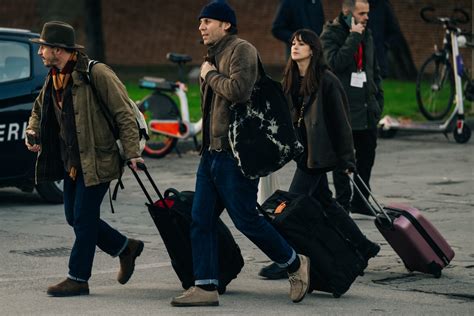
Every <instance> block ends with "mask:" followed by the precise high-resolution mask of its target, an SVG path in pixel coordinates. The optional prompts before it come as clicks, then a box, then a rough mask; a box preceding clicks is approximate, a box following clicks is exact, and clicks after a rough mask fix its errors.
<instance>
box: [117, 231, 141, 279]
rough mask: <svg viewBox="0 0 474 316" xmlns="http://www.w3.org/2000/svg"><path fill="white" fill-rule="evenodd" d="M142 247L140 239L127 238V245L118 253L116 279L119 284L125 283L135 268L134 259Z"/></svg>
mask: <svg viewBox="0 0 474 316" xmlns="http://www.w3.org/2000/svg"><path fill="white" fill-rule="evenodd" d="M143 247H144V244H143V241H141V240H135V239H129V240H128V245H127V247H126V248H125V249H124V250H123V251H122V253H121V254H120V255H119V258H120V270H119V272H118V275H117V281H119V283H120V284H125V283H127V282H128V280H130V277H131V276H132V274H133V270H135V259H137V257H138V256H139V255H140V254H141V253H142V251H143Z"/></svg>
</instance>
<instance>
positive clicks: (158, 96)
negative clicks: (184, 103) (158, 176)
mask: <svg viewBox="0 0 474 316" xmlns="http://www.w3.org/2000/svg"><path fill="white" fill-rule="evenodd" d="M138 108H139V109H140V110H141V111H142V112H143V113H144V115H145V119H146V121H147V123H148V122H149V121H150V120H153V119H171V120H177V119H181V115H180V113H179V109H178V106H177V105H176V103H175V102H174V101H173V99H171V98H170V97H169V96H168V95H166V94H163V93H161V92H155V93H153V94H152V95H150V96H148V97H146V98H145V99H143V100H142V101H141V102H140V103H139V104H138ZM177 142H178V139H177V138H174V137H170V136H166V135H162V134H158V133H153V132H152V131H150V139H149V140H148V141H147V142H146V144H145V148H144V149H143V154H144V155H146V156H149V157H152V158H163V157H165V156H166V155H167V154H169V153H170V152H171V151H172V150H173V148H174V147H175V146H176V143H177Z"/></svg>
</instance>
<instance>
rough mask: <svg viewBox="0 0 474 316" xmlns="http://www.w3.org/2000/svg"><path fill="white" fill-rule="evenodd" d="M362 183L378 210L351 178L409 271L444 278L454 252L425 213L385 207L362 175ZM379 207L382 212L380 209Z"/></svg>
mask: <svg viewBox="0 0 474 316" xmlns="http://www.w3.org/2000/svg"><path fill="white" fill-rule="evenodd" d="M357 177H358V178H359V181H360V182H361V183H362V184H363V185H364V187H365V189H366V190H367V191H368V192H369V194H370V196H371V197H372V199H373V201H374V202H375V204H376V207H375V206H374V205H373V204H372V203H370V201H368V200H367V199H365V198H364V197H363V195H362V192H361V191H360V189H359V188H358V187H357V185H356V184H355V182H354V180H353V179H352V178H351V181H352V184H353V186H354V188H355V190H356V191H357V192H358V193H359V194H360V195H361V197H363V200H364V201H366V203H367V206H368V207H369V209H370V210H371V211H372V212H373V213H374V215H375V216H376V219H375V226H377V228H378V230H379V231H380V233H382V235H383V236H384V237H385V239H386V240H387V242H388V243H389V244H390V246H392V248H393V249H394V250H395V252H396V253H397V254H398V255H399V256H400V258H401V259H402V261H403V263H404V264H405V267H406V268H407V269H408V270H409V271H419V272H424V273H429V274H432V275H434V276H435V277H436V278H439V277H440V276H441V270H442V269H443V268H444V267H445V266H447V265H448V264H449V262H450V261H451V260H452V259H453V257H454V251H453V249H452V248H451V247H450V246H449V244H448V243H447V241H446V239H444V237H443V236H442V235H441V234H440V232H439V231H438V230H437V229H436V227H434V226H433V224H431V223H430V221H428V220H427V219H426V218H425V217H424V216H423V215H422V214H421V212H420V211H419V210H418V209H416V208H414V207H413V206H410V205H406V204H401V203H392V204H389V205H387V206H385V207H382V206H381V205H380V204H379V203H378V202H377V200H376V199H375V198H374V196H373V195H372V193H370V190H369V189H368V188H367V186H366V185H365V184H364V182H363V181H362V179H361V178H360V176H359V175H357ZM376 208H377V209H378V210H376Z"/></svg>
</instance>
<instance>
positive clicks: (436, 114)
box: [416, 7, 474, 120]
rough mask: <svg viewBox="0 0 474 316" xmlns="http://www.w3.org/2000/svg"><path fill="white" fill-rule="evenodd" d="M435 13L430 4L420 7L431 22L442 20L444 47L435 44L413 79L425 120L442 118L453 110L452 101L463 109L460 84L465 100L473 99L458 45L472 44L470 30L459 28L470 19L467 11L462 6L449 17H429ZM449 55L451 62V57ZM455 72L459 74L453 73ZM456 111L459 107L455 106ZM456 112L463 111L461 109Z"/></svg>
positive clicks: (470, 84) (471, 83) (422, 14)
mask: <svg viewBox="0 0 474 316" xmlns="http://www.w3.org/2000/svg"><path fill="white" fill-rule="evenodd" d="M428 12H431V13H434V12H435V9H434V8H433V7H425V8H423V9H422V10H421V11H420V16H421V18H422V19H423V20H424V21H425V22H426V23H430V24H442V25H443V27H444V29H445V30H446V32H445V37H444V40H443V48H442V49H438V48H437V45H435V46H434V50H435V52H434V53H433V54H432V55H431V56H430V57H429V58H428V59H427V60H426V61H425V62H424V63H423V65H422V66H421V68H420V72H419V73H418V77H417V80H416V99H417V103H418V107H419V109H420V111H421V113H422V114H423V116H424V117H425V118H426V119H428V120H441V119H443V118H444V117H446V115H447V114H449V113H450V112H451V111H452V108H453V104H454V101H456V102H455V103H456V106H457V107H458V108H461V109H462V110H463V88H462V83H461V82H462V81H464V82H465V86H464V95H465V97H466V99H467V100H469V101H473V100H474V81H472V80H471V77H470V74H469V72H468V70H467V69H466V68H465V67H463V63H462V56H461V55H460V54H459V47H460V46H461V47H464V46H468V47H471V48H472V47H474V44H473V43H472V42H467V39H466V36H470V37H471V38H472V34H471V33H467V32H462V30H461V29H459V28H458V27H457V25H458V24H465V23H467V22H469V15H468V13H467V12H466V11H464V10H462V9H454V10H453V14H452V15H451V17H431V18H430V17H428V16H427V13H428ZM451 56H452V62H451V61H450V58H451ZM455 74H458V75H457V76H455ZM458 112H459V109H458ZM459 114H462V115H463V114H464V113H463V112H460V113H459Z"/></svg>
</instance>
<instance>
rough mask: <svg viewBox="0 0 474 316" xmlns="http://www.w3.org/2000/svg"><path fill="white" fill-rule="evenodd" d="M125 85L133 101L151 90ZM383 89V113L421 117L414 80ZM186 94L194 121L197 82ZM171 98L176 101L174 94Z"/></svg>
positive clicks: (387, 82) (197, 112)
mask: <svg viewBox="0 0 474 316" xmlns="http://www.w3.org/2000/svg"><path fill="white" fill-rule="evenodd" d="M126 87H127V91H128V93H129V95H130V97H131V98H132V100H135V101H137V100H141V99H143V98H144V97H145V96H147V95H148V94H150V92H151V91H150V90H148V89H140V88H139V87H138V83H135V82H126ZM383 89H384V95H385V108H384V115H391V116H394V117H408V118H412V119H415V120H421V119H423V117H422V115H421V114H420V112H419V110H418V105H417V103H416V94H415V90H416V85H415V82H409V81H399V80H391V79H390V80H384V82H383ZM187 95H188V103H189V112H190V116H191V120H192V121H193V122H195V121H197V120H198V119H199V118H200V117H201V107H200V104H201V99H200V95H199V86H198V85H197V84H190V85H188V93H187ZM173 99H174V100H175V101H176V102H177V103H178V101H177V98H176V97H175V96H173ZM178 105H179V103H178ZM465 106H466V109H465V112H466V113H467V114H469V112H470V108H471V103H468V102H466V104H465Z"/></svg>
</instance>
